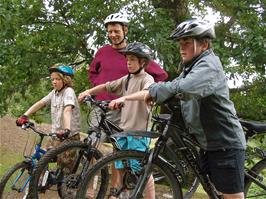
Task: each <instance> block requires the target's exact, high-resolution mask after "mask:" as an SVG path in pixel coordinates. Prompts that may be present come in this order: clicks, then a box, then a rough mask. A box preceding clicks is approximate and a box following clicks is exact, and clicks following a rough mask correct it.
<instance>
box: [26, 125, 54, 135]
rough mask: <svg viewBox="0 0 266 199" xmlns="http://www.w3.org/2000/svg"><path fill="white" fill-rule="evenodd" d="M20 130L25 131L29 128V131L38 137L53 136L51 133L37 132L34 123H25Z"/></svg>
mask: <svg viewBox="0 0 266 199" xmlns="http://www.w3.org/2000/svg"><path fill="white" fill-rule="evenodd" d="M21 128H22V129H24V130H26V129H28V128H30V129H31V130H33V131H34V132H35V133H37V134H38V135H40V136H55V135H54V134H53V133H45V132H42V131H40V130H37V129H36V128H35V126H34V123H33V122H27V123H26V124H23V125H22V126H21Z"/></svg>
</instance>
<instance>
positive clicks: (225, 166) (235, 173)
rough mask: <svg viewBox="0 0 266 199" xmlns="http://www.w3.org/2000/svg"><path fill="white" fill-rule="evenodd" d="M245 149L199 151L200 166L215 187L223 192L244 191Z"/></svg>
mask: <svg viewBox="0 0 266 199" xmlns="http://www.w3.org/2000/svg"><path fill="white" fill-rule="evenodd" d="M244 162H245V150H242V149H226V150H220V151H205V152H203V151H201V167H202V169H203V172H205V173H207V174H208V175H209V177H210V179H211V181H212V182H213V184H214V185H215V187H216V189H217V190H218V191H220V192H222V193H225V194H234V193H239V192H243V191H244Z"/></svg>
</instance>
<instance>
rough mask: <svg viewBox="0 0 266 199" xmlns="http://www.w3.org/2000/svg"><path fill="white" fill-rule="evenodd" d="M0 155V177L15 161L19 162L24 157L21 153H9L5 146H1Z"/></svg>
mask: <svg viewBox="0 0 266 199" xmlns="http://www.w3.org/2000/svg"><path fill="white" fill-rule="evenodd" d="M0 155H1V158H0V178H2V176H3V175H4V174H5V173H6V171H7V170H9V169H10V168H12V167H13V166H14V165H15V164H16V163H18V162H21V161H22V160H23V159H24V157H23V155H22V154H21V153H16V152H12V153H11V152H10V151H8V150H6V149H5V148H1V151H0Z"/></svg>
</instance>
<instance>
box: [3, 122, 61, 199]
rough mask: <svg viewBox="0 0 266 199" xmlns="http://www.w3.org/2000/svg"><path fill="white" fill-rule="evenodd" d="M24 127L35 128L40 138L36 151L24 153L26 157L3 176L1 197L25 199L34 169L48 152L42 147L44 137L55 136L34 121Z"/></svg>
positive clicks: (4, 198) (5, 198) (34, 130)
mask: <svg viewBox="0 0 266 199" xmlns="http://www.w3.org/2000/svg"><path fill="white" fill-rule="evenodd" d="M22 128H23V129H31V130H33V132H35V133H36V134H37V135H38V136H39V138H40V139H39V140H38V142H37V143H36V145H35V152H34V153H33V154H31V155H30V156H27V155H25V154H24V157H25V159H24V160H23V161H22V162H19V163H17V164H15V165H14V166H13V167H12V168H11V169H10V170H8V171H7V172H6V173H5V175H4V176H3V177H2V179H1V182H0V199H7V198H10V199H14V198H16V199H18V198H23V199H24V198H26V197H27V194H28V187H29V186H28V185H29V182H30V179H31V174H32V171H33V169H34V167H35V165H36V164H37V162H38V161H39V160H40V158H41V157H42V156H43V155H44V154H45V153H46V151H45V150H44V149H42V143H43V140H44V137H46V136H54V134H52V133H49V134H47V133H44V132H42V131H40V130H37V129H36V128H35V127H34V124H33V123H32V122H28V123H26V124H25V125H23V126H22ZM40 186H43V187H45V186H46V184H41V185H40ZM41 188H42V187H40V189H41ZM59 190H60V189H58V192H59Z"/></svg>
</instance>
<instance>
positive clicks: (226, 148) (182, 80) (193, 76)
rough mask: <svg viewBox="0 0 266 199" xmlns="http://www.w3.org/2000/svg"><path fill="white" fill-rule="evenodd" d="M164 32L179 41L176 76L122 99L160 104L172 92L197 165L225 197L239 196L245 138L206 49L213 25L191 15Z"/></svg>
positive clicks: (217, 66) (213, 57) (222, 79)
mask: <svg viewBox="0 0 266 199" xmlns="http://www.w3.org/2000/svg"><path fill="white" fill-rule="evenodd" d="M170 37H171V38H172V39H174V40H177V42H178V43H179V48H180V55H181V58H182V61H181V66H182V68H183V70H182V73H181V74H180V76H178V77H177V78H176V79H174V80H173V81H170V82H159V83H154V84H152V85H151V86H150V87H149V89H148V90H146V91H141V92H139V93H135V94H133V95H131V96H124V98H126V100H143V99H144V100H145V101H146V102H150V101H155V102H156V103H163V102H164V101H166V100H167V99H169V98H171V97H172V96H174V95H176V94H178V95H179V96H180V98H181V111H182V115H183V119H184V121H185V124H186V126H187V128H188V129H189V133H191V134H192V135H194V137H195V138H196V139H197V141H198V142H199V143H200V145H201V148H202V153H201V165H202V167H203V168H204V170H205V169H206V172H207V173H208V175H209V177H210V179H211V180H212V182H213V184H214V185H215V187H216V189H217V190H218V191H219V192H221V193H222V194H223V197H224V198H225V199H229V198H230V199H231V198H234V199H235V198H241V199H243V198H244V193H243V191H244V161H245V148H246V141H245V136H244V132H243V129H242V127H241V125H240V122H239V120H238V118H237V116H236V111H235V108H234V104H233V102H232V101H230V99H229V88H228V85H227V81H226V77H225V74H224V72H223V68H222V64H221V62H220V59H219V58H218V57H217V56H216V55H215V54H214V52H213V50H212V48H211V40H212V39H214V38H215V32H214V28H213V26H211V25H210V24H208V23H206V22H204V21H200V20H197V19H191V20H187V21H184V22H182V23H181V24H179V25H178V26H177V28H176V29H175V30H174V31H173V33H172V34H171V36H170ZM119 102H120V101H119V99H118V100H117V103H119ZM116 106H118V105H116Z"/></svg>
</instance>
